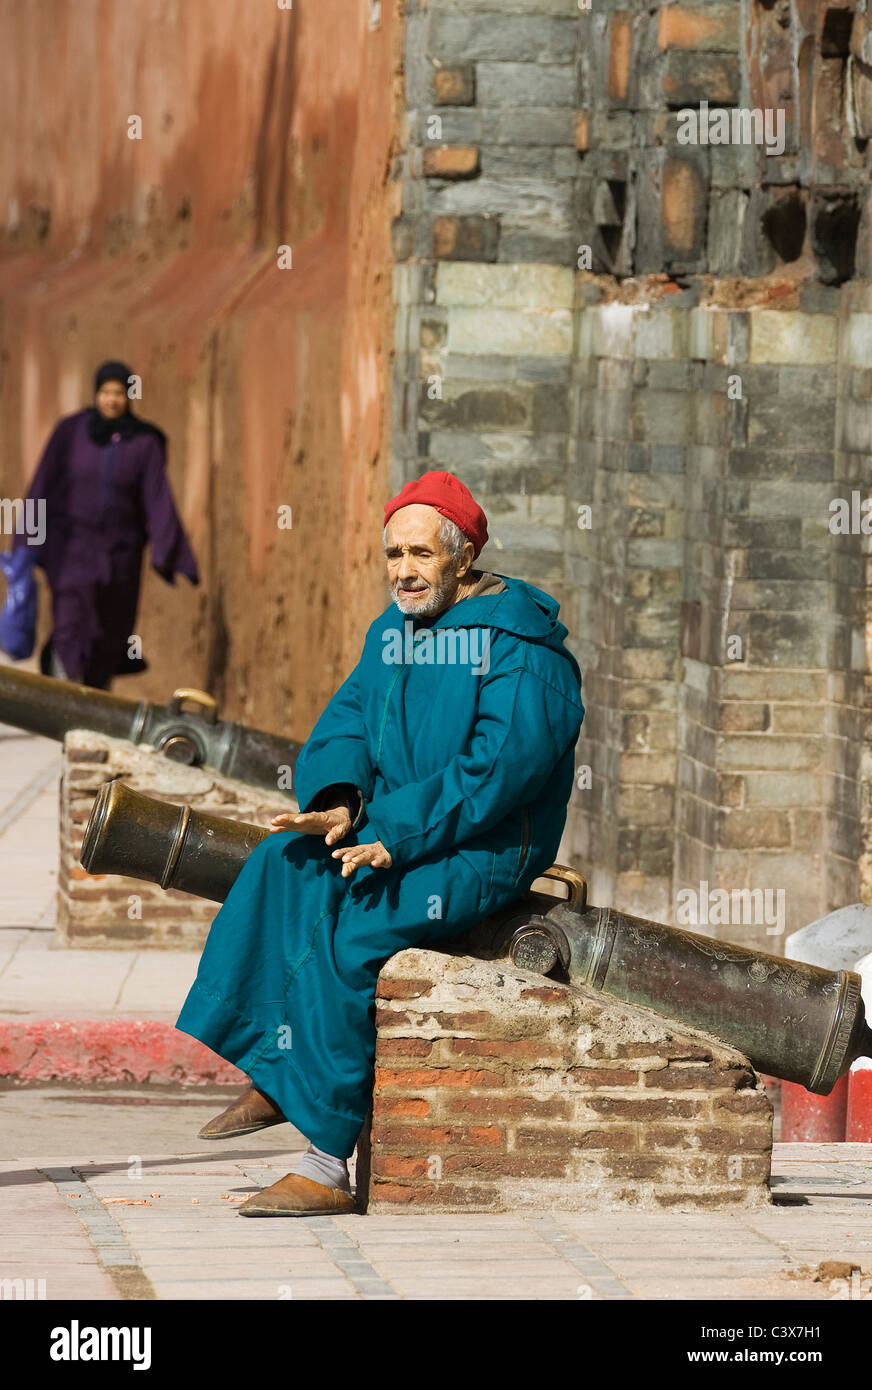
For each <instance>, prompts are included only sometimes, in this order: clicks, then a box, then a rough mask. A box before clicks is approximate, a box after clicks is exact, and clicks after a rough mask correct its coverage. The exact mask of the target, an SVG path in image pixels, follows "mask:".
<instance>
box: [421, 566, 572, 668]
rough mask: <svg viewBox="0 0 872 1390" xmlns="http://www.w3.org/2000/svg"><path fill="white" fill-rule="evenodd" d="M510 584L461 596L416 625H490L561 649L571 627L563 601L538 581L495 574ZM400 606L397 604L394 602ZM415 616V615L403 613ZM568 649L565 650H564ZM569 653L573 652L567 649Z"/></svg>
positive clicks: (440, 626) (436, 626)
mask: <svg viewBox="0 0 872 1390" xmlns="http://www.w3.org/2000/svg"><path fill="white" fill-rule="evenodd" d="M495 577H496V578H497V579H501V580H502V582H503V584H504V585H505V586H506V587H505V589H504V590H503V592H502V593H488V594H481V595H479V596H477V597H471V598H465V599H461V601H460V603H455V604H453V605H452V607H451V608H447V609H446V610H445V612H444V613H440V614H439V615H438V616H437V617H435V618H432V619H427V618H419V619H416V620H415V622H416V625H417V626H420V627H424V626H430V627H432V628H443V627H452V628H456V627H490V628H496V629H498V630H499V631H501V632H511V633H513V634H514V635H515V636H516V637H523V638H524V639H525V640H526V641H528V642H541V643H543V644H544V645H546V646H549V647H553V648H555V649H558V650H559V649H560V648H562V647H563V642H564V639H565V638H566V637H567V635H568V632H569V629H568V628H567V627H566V625H565V624H564V623H562V622H561V621H560V619H559V618H558V616H557V615H558V613H559V612H560V604H559V603H558V602H557V600H556V599H555V598H552V597H551V595H550V594H546V593H545V591H544V590H543V589H537V588H536V586H535V584H528V583H527V582H526V581H525V580H523V579H513V578H511V577H510V576H508V575H505V574H498V575H496V576H495ZM393 608H394V609H396V605H395V604H394V605H393ZM403 616H404V617H412V615H411V614H403ZM564 650H565V649H564ZM566 655H567V656H568V655H570V653H569V652H568V651H566Z"/></svg>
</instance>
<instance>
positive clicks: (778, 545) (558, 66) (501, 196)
mask: <svg viewBox="0 0 872 1390" xmlns="http://www.w3.org/2000/svg"><path fill="white" fill-rule="evenodd" d="M405 9H406V38H405V47H406V63H405V73H406V103H407V122H406V131H405V136H406V141H405V147H404V149H403V151H402V153H401V155H400V156H399V157H398V165H399V168H398V175H399V178H400V181H401V187H402V206H401V209H400V211H399V215H398V217H397V220H396V222H395V224H394V234H395V254H396V257H397V264H396V267H395V271H394V291H395V303H396V329H395V346H396V353H395V359H394V389H393V420H392V438H393V455H392V470H393V472H392V477H391V486H392V488H397V487H399V486H400V485H401V484H402V483H403V482H404V481H405V480H406V479H407V478H409V477H413V476H416V475H417V474H419V473H421V472H424V471H425V470H427V469H430V468H447V469H451V470H453V471H456V472H457V473H458V474H459V475H460V476H461V477H462V478H463V479H464V481H465V482H467V483H468V485H469V486H470V487H471V488H472V489H473V490H474V491H475V492H476V495H477V496H479V498H480V500H481V501H482V504H483V505H484V507H485V509H486V511H487V513H488V516H489V519H490V531H491V536H492V540H491V542H490V544H489V545H488V547H487V549H486V550H485V552H484V555H483V557H482V558H483V562H484V563H486V564H487V565H489V567H491V568H493V569H496V570H498V571H500V572H502V573H506V574H515V575H519V576H521V577H523V578H525V579H527V580H529V581H531V582H532V583H534V584H539V585H541V586H542V587H543V588H545V589H547V590H548V591H549V592H551V593H552V594H554V596H555V597H556V598H557V599H558V600H559V601H560V603H561V608H562V617H563V619H564V621H565V622H566V623H567V626H568V627H569V630H570V642H571V644H572V645H573V648H574V650H575V651H576V654H577V655H578V657H579V660H580V664H581V666H582V671H583V675H584V679H585V696H586V703H587V705H588V708H589V713H588V716H587V719H586V722H585V726H584V731H583V736H582V740H581V742H580V744H579V748H578V755H577V756H578V768H579V777H578V785H577V787H576V789H575V791H574V793H573V798H572V803H571V806H570V813H569V820H568V825H567V832H566V836H565V838H564V843H563V845H562V846H561V850H560V858H561V859H562V860H564V861H567V862H571V863H574V864H575V865H576V867H578V868H579V869H580V870H581V871H582V872H583V873H585V875H586V876H587V877H588V879H589V882H590V884H591V896H592V898H593V899H594V900H595V901H597V902H609V903H613V904H614V905H615V906H617V907H619V908H621V909H623V910H625V911H630V912H636V913H639V914H641V915H644V916H649V917H652V918H656V919H657V920H660V921H664V922H673V923H675V922H679V923H681V922H682V921H683V920H684V921H686V923H687V924H691V923H692V922H693V921H694V920H696V921H697V923H698V924H699V925H700V927H701V929H703V930H706V929H707V930H709V931H711V933H712V934H713V935H721V936H727V937H730V938H732V939H735V940H738V941H740V942H741V943H742V944H745V945H756V946H758V947H761V948H762V949H765V950H767V951H775V952H778V951H779V950H781V949H782V942H783V937H784V935H785V934H786V933H788V932H790V931H791V930H794V929H796V928H797V927H799V926H802V925H803V924H804V923H805V922H808V921H811V920H813V919H814V918H815V917H817V916H820V915H822V914H823V913H825V912H827V911H829V910H830V909H832V908H834V907H836V906H838V905H840V904H842V903H844V902H850V901H854V900H857V899H858V898H862V899H863V900H864V901H872V815H870V810H872V807H870V797H869V792H868V776H866V775H865V763H866V759H867V756H868V755H867V754H866V751H865V750H866V747H867V742H868V735H867V732H866V714H865V709H866V705H867V700H868V697H867V684H868V681H869V676H868V674H867V671H868V658H867V655H866V653H867V649H868V645H869V639H868V637H867V629H868V617H867V613H868V612H869V611H870V607H872V606H870V604H869V601H868V599H867V567H868V559H867V557H866V553H865V552H866V549H867V548H868V546H867V542H866V541H865V540H864V539H863V536H862V535H861V534H843V535H840V534H833V532H832V531H831V530H830V527H829V522H830V519H831V513H830V510H829V509H830V504H831V502H833V500H834V499H836V498H846V499H850V498H851V496H852V492H854V491H856V492H858V493H859V494H860V496H861V497H863V498H865V496H866V493H867V491H868V490H869V487H870V483H872V432H870V427H869V423H868V421H869V419H870V411H869V403H870V401H869V398H870V393H872V287H870V285H869V277H870V273H872V268H870V265H872V263H870V246H872V243H870V230H869V227H870V198H872V194H870V190H869V183H868V174H867V172H866V168H867V164H868V150H867V149H866V144H865V141H866V138H867V135H866V133H864V132H866V131H867V126H866V125H865V124H864V122H868V123H869V124H868V132H869V133H872V88H870V85H869V84H870V78H869V72H870V71H872V67H870V66H869V59H870V56H872V38H870V36H869V30H870V24H872V19H870V16H868V15H867V14H866V9H865V7H864V6H863V5H862V4H855V5H852V4H849V5H843V6H835V7H829V8H828V7H818V6H813V5H811V4H810V3H807V2H806V0H784V3H779V4H777V5H775V6H770V5H764V4H761V3H758V0H742V3H736V4H719V3H709V2H708V0H706V3H698V4H691V5H684V4H668V5H661V6H643V5H641V4H639V3H623V0H622V3H620V4H618V3H617V0H596V3H594V5H593V6H592V7H591V9H590V10H579V9H578V7H577V5H576V4H575V3H569V0H547V3H544V4H543V3H538V0H537V3H535V4H534V3H533V0H475V3H474V4H473V5H471V6H467V5H465V4H463V5H462V4H460V3H459V0H429V3H428V4H426V5H425V4H420V5H419V4H417V3H414V0H407V4H406V7H405ZM797 54H798V55H799V57H798V59H797V58H796V55H797ZM703 101H707V102H708V103H709V107H710V108H714V107H722V108H724V109H726V110H727V111H729V112H732V111H734V110H739V109H744V108H748V109H751V108H754V107H759V108H760V109H761V110H762V109H764V108H767V107H768V108H771V110H772V111H773V112H775V111H776V110H782V111H783V113H784V122H785V124H784V133H785V148H784V151H783V153H781V154H772V155H767V154H766V153H765V150H764V149H763V148H762V147H761V146H759V145H756V144H754V143H750V144H749V143H744V144H743V143H735V144H723V145H717V144H696V145H690V144H688V145H685V144H681V143H680V142H679V140H678V130H679V124H680V117H679V113H680V112H681V111H682V110H684V109H686V108H693V109H694V110H695V111H697V112H699V111H700V109H701V103H702V102H703ZM681 119H682V120H683V119H684V118H683V117H682V118H681ZM773 119H774V117H773ZM586 509H589V511H587V510H586ZM718 890H725V891H726V892H727V893H729V894H731V895H732V894H734V893H739V894H741V893H742V892H744V891H745V890H748V891H749V892H755V893H760V894H765V893H766V892H768V894H769V899H768V906H767V903H766V902H764V900H763V899H762V898H760V897H758V898H756V899H754V900H753V904H752V906H751V907H749V909H748V911H747V912H745V911H744V910H743V912H742V913H741V915H740V916H739V917H738V918H735V917H734V918H732V919H730V920H727V921H718V920H717V918H716V917H715V915H714V914H713V913H712V912H710V911H709V909H708V907H707V905H706V904H705V903H704V902H703V898H704V896H705V894H706V893H717V891H718ZM689 893H693V894H694V895H695V897H696V904H697V906H696V915H695V918H694V917H693V916H692V915H691V916H690V917H689V918H688V917H687V916H685V918H684V919H683V918H682V916H681V912H682V911H684V912H685V914H687V913H688V911H692V910H691V909H690V908H689V906H688V904H689V898H688V894H689ZM749 901H750V900H749ZM761 903H763V907H762V910H760V904H761ZM769 908H771V911H770V910H769ZM707 919H708V920H707Z"/></svg>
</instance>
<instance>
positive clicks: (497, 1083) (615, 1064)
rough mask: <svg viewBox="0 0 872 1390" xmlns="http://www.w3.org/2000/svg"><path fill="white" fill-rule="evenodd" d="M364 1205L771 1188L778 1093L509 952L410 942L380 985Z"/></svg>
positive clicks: (507, 1205)
mask: <svg viewBox="0 0 872 1390" xmlns="http://www.w3.org/2000/svg"><path fill="white" fill-rule="evenodd" d="M376 1006H377V1026H378V1040H377V1047H376V1084H375V1092H374V1096H373V1114H372V1122H371V1130H370V1133H369V1143H368V1145H367V1143H366V1142H364V1143H363V1144H362V1146H361V1148H360V1150H359V1160H358V1161H359V1168H358V1171H359V1172H360V1173H365V1172H366V1171H367V1168H368V1169H369V1210H370V1211H375V1212H405V1211H409V1210H423V1211H432V1212H437V1211H449V1210H451V1211H454V1210H461V1211H505V1210H513V1211H516V1210H524V1209H527V1208H529V1209H531V1210H540V1211H541V1210H542V1209H543V1207H550V1208H552V1209H554V1208H556V1209H562V1210H568V1211H586V1210H594V1209H595V1210H608V1209H609V1208H616V1207H621V1206H635V1207H638V1208H641V1209H653V1208H658V1207H679V1208H685V1209H693V1208H711V1207H721V1206H730V1207H742V1206H755V1205H759V1204H761V1203H765V1202H766V1201H768V1199H769V1197H768V1178H769V1171H770V1159H771V1144H772V1107H771V1104H770V1102H769V1100H768V1099H767V1097H766V1094H765V1092H764V1091H763V1089H762V1086H761V1085H760V1083H759V1079H758V1078H757V1076H756V1074H755V1073H754V1072H753V1070H752V1069H751V1066H750V1064H749V1062H748V1061H747V1059H746V1058H744V1057H742V1056H741V1055H740V1054H739V1053H737V1052H735V1051H733V1050H732V1049H730V1048H728V1047H726V1046H725V1045H724V1044H722V1043H720V1042H717V1041H715V1040H714V1039H713V1038H710V1037H708V1036H707V1035H706V1034H703V1033H698V1032H695V1031H693V1030H690V1029H685V1028H681V1029H676V1028H675V1027H674V1026H672V1025H671V1024H670V1023H669V1022H668V1021H667V1020H665V1019H662V1018H659V1017H658V1016H657V1015H656V1014H653V1013H651V1012H650V1011H648V1010H646V1009H640V1008H636V1007H634V1006H629V1005H623V1004H617V1003H615V1002H614V1001H612V1000H609V999H607V998H606V997H605V996H602V995H597V994H595V993H593V992H592V991H589V990H586V989H578V988H570V987H568V986H563V985H558V984H554V983H552V982H551V981H548V982H547V983H546V982H544V981H543V979H542V977H541V976H539V975H535V974H532V973H530V972H527V971H524V970H520V969H517V968H515V967H514V966H510V965H507V964H506V963H502V962H496V963H491V962H485V961H481V960H476V959H474V958H472V957H470V956H462V955H458V956H454V955H447V954H446V955H442V954H439V953H437V952H433V951H420V950H409V951H402V952H400V953H399V954H398V955H396V956H394V957H393V958H392V959H391V960H390V961H389V962H388V963H387V965H386V966H385V967H384V969H383V970H382V972H381V976H380V979H379V987H378V997H377V1000H376Z"/></svg>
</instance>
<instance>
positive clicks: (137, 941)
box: [57, 729, 297, 950]
mask: <svg viewBox="0 0 872 1390" xmlns="http://www.w3.org/2000/svg"><path fill="white" fill-rule="evenodd" d="M113 778H122V779H123V780H124V782H125V783H126V784H127V785H128V786H129V787H131V788H132V789H133V790H134V791H138V792H143V793H144V794H145V795H146V796H153V797H156V798H158V799H159V800H161V801H169V802H173V803H175V804H176V805H179V806H182V805H187V806H190V807H192V809H193V810H195V811H203V812H206V813H207V814H210V815H216V816H225V817H227V819H228V820H242V821H251V822H252V823H253V824H255V825H268V824H269V821H270V818H271V817H272V816H274V815H275V814H276V813H277V812H278V811H288V810H291V811H296V809H297V803H296V801H294V800H293V798H292V797H290V796H289V795H288V793H286V792H280V791H278V790H277V791H275V792H270V791H264V790H263V789H262V788H260V787H250V786H247V785H246V784H245V783H244V782H238V781H236V780H234V779H233V778H231V777H222V776H221V775H220V773H217V772H213V771H212V770H211V769H207V768H199V767H185V766H183V765H182V764H179V763H174V762H171V761H170V759H168V758H165V757H163V756H162V755H161V754H159V753H156V752H155V751H154V749H152V748H147V747H144V746H137V745H135V744H132V743H128V742H126V740H124V739H117V738H109V737H106V736H105V735H102V734H96V733H92V732H91V731H89V730H81V729H74V730H72V731H71V732H70V733H69V734H67V737H66V739H65V740H64V768H63V775H62V778H61V790H60V866H59V874H58V926H57V934H58V938H59V940H60V942H61V943H62V944H63V945H67V946H77V947H83V946H114V947H124V946H131V947H137V948H142V947H146V946H170V947H172V946H177V947H183V948H185V949H188V950H191V949H196V948H198V947H200V946H202V945H203V943H204V942H205V940H206V936H207V934H208V931H209V927H210V926H211V924H212V921H213V919H214V917H215V915H216V913H217V912H218V909H219V906H220V904H218V903H214V902H209V901H208V900H207V899H205V898H197V897H193V896H192V895H191V894H190V893H181V892H178V891H177V890H175V889H168V890H164V889H163V888H161V887H160V886H159V885H158V884H156V883H147V882H145V881H144V880H142V879H137V878H122V877H121V876H120V875H114V874H88V873H86V872H85V870H84V869H83V868H82V865H81V864H80V863H79V854H80V852H81V848H82V839H83V837H84V832H85V826H86V825H87V823H88V817H89V815H90V814H91V807H92V806H93V804H94V798H95V797H96V795H97V793H98V792H99V790H100V788H101V787H102V786H103V784H104V783H105V782H108V781H111V780H112V779H113Z"/></svg>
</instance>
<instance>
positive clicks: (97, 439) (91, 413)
mask: <svg viewBox="0 0 872 1390" xmlns="http://www.w3.org/2000/svg"><path fill="white" fill-rule="evenodd" d="M133 375H134V373H133V372H132V371H131V369H130V367H128V366H126V365H125V363H124V362H103V363H102V365H101V366H99V367H98V368H97V370H96V372H95V373H94V394H95V395H96V394H97V392H98V391H99V390H100V387H101V386H105V384H106V382H107V381H119V382H120V383H121V385H122V386H123V387H124V389H125V391H126V390H127V387H128V384H129V381H130V378H131V377H132V376H133ZM88 434H89V435H90V437H91V439H92V441H93V442H94V443H95V444H99V445H101V446H102V445H104V444H108V443H109V441H110V439H111V438H112V436H113V434H120V435H121V438H122V439H133V438H134V437H135V436H136V435H137V434H155V435H157V436H158V438H159V439H160V442H161V444H163V445H166V435H165V434H164V432H163V430H159V429H158V427H157V425H151V424H149V422H148V420H140V418H139V416H138V415H134V414H133V412H132V411H131V409H130V405H129V403H128V406H127V409H126V410H125V412H124V414H123V415H119V416H118V418H117V420H107V419H106V417H105V415H101V414H100V412H99V410H98V409H97V407H96V406H95V405H92V406H90V407H89V409H88Z"/></svg>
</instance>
